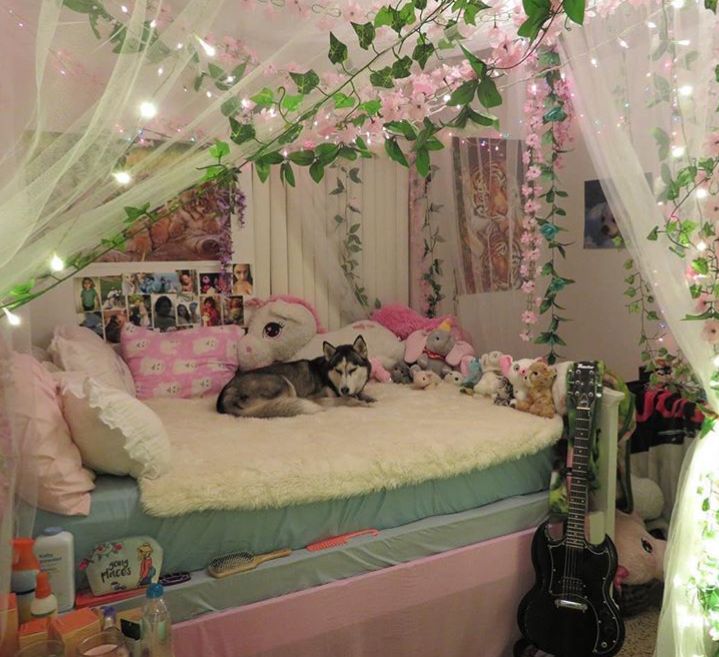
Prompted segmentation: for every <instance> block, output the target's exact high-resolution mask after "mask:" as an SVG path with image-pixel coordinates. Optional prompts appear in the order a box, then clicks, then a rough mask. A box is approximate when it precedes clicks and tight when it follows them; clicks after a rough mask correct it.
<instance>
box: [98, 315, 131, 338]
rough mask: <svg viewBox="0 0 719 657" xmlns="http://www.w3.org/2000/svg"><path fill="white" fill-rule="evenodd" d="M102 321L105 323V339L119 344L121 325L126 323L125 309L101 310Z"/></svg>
mask: <svg viewBox="0 0 719 657" xmlns="http://www.w3.org/2000/svg"><path fill="white" fill-rule="evenodd" d="M102 321H103V322H104V324H105V340H107V341H108V342H112V343H113V344H120V334H121V333H122V327H123V326H125V324H127V310H125V309H124V308H123V309H117V310H103V311H102Z"/></svg>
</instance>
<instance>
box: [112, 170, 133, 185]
mask: <svg viewBox="0 0 719 657" xmlns="http://www.w3.org/2000/svg"><path fill="white" fill-rule="evenodd" d="M112 175H113V177H114V178H115V180H116V181H117V182H118V184H120V185H129V184H130V183H131V182H132V176H131V175H130V174H129V173H128V172H127V171H114V172H113V174H112Z"/></svg>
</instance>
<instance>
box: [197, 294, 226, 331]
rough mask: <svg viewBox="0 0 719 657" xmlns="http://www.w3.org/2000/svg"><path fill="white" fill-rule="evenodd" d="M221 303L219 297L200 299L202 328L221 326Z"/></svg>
mask: <svg viewBox="0 0 719 657" xmlns="http://www.w3.org/2000/svg"><path fill="white" fill-rule="evenodd" d="M221 303H222V300H221V298H220V297H216V296H209V297H200V316H201V317H202V325H203V326H220V324H222V314H221V313H222V310H221V307H220V306H221Z"/></svg>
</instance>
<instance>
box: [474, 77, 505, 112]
mask: <svg viewBox="0 0 719 657" xmlns="http://www.w3.org/2000/svg"><path fill="white" fill-rule="evenodd" d="M477 99H478V100H479V102H480V103H482V105H484V106H485V107H486V108H487V109H491V108H492V107H497V105H501V104H502V96H501V95H500V93H499V91H497V83H496V82H495V81H494V80H493V79H492V78H490V77H487V76H485V77H484V78H482V81H481V82H480V83H479V88H478V89H477Z"/></svg>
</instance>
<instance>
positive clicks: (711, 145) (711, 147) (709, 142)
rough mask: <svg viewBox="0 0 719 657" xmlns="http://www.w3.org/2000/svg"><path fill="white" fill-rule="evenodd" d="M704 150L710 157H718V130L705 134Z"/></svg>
mask: <svg viewBox="0 0 719 657" xmlns="http://www.w3.org/2000/svg"><path fill="white" fill-rule="evenodd" d="M706 150H707V154H708V155H710V156H711V157H719V131H716V132H712V133H710V134H708V135H707V137H706Z"/></svg>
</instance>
